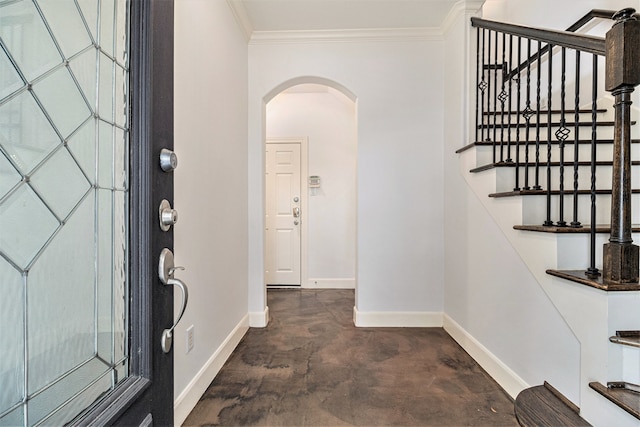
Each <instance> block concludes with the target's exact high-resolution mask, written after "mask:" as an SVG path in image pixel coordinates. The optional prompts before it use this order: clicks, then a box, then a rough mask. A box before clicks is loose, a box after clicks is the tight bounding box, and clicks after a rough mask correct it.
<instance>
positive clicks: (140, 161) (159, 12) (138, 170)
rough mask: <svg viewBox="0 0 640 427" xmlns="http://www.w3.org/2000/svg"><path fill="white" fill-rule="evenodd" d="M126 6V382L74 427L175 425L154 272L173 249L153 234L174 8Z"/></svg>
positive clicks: (163, 177) (167, 308)
mask: <svg viewBox="0 0 640 427" xmlns="http://www.w3.org/2000/svg"><path fill="white" fill-rule="evenodd" d="M130 2H131V11H130V37H131V39H130V40H131V41H130V49H129V54H130V80H129V82H130V93H131V97H130V100H131V110H130V111H131V115H130V123H131V126H130V144H129V146H130V153H129V154H130V163H129V165H130V173H129V177H130V197H129V206H130V213H129V245H130V248H129V265H130V267H129V268H130V271H129V290H130V295H129V343H128V344H129V363H130V365H129V377H128V378H127V379H125V380H123V382H122V383H121V384H120V385H118V386H117V387H116V389H115V390H114V391H113V392H111V393H110V394H109V396H107V397H106V398H105V399H103V400H102V401H100V402H99V403H98V404H97V405H96V406H94V407H93V408H91V409H89V410H88V411H87V412H86V413H84V414H83V415H82V416H81V417H80V418H77V419H76V420H74V421H73V423H74V424H77V425H95V426H98V425H152V424H157V425H173V422H174V419H173V404H174V403H173V401H174V398H173V352H170V353H168V354H164V353H163V352H162V350H161V347H160V337H161V334H162V330H163V329H164V328H166V327H168V326H169V325H171V324H172V323H173V289H171V287H168V286H161V284H160V283H161V282H160V281H159V279H158V267H157V265H158V257H159V254H160V251H161V249H162V248H163V247H168V248H170V249H173V232H172V231H171V230H170V231H168V232H161V231H160V228H159V227H158V206H159V204H160V201H161V200H162V199H167V200H173V174H170V173H165V172H163V171H162V170H161V169H160V166H159V161H158V159H159V153H160V150H161V149H162V148H167V149H170V150H172V149H173V37H174V35H173V10H174V0H163V1H153V0H130ZM135 147H137V149H135V150H134V148H135Z"/></svg>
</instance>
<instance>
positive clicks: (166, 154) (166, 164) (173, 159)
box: [160, 148, 178, 172]
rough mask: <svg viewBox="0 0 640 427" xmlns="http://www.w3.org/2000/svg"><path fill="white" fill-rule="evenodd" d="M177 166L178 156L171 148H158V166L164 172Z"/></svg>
mask: <svg viewBox="0 0 640 427" xmlns="http://www.w3.org/2000/svg"><path fill="white" fill-rule="evenodd" d="M177 167H178V156H176V153H174V152H173V151H171V150H168V149H166V148H163V149H162V150H160V168H162V170H163V171H165V172H173V170H174V169H175V168H177Z"/></svg>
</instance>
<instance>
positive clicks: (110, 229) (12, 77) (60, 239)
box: [0, 0, 129, 426]
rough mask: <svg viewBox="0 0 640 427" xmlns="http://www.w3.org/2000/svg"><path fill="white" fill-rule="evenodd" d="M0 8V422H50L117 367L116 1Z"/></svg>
mask: <svg viewBox="0 0 640 427" xmlns="http://www.w3.org/2000/svg"><path fill="white" fill-rule="evenodd" d="M0 4H1V6H0V16H1V17H2V19H0V274H1V275H2V277H3V280H2V281H1V282H0V295H2V297H1V298H0V322H2V324H3V325H5V326H4V330H3V332H4V334H3V345H1V346H0V426H2V425H11V426H20V425H22V426H31V425H36V424H37V425H63V424H66V423H67V422H69V421H70V420H72V419H73V418H74V417H76V416H77V415H78V414H79V413H81V412H82V411H83V410H84V409H85V408H87V407H88V406H89V405H91V404H93V403H94V402H95V401H96V400H97V399H99V398H100V397H101V396H104V395H105V394H106V393H108V392H109V391H110V390H112V389H113V388H114V387H115V385H116V384H118V383H119V382H121V381H122V380H123V379H125V378H127V376H128V375H129V360H128V354H129V349H128V347H127V343H128V341H129V339H128V332H127V331H128V325H129V323H128V322H129V320H128V315H129V307H128V300H129V282H128V271H129V266H128V256H129V252H128V251H129V246H128V245H129V243H128V242H129V234H128V233H129V232H128V208H129V207H128V199H129V193H128V179H129V178H128V171H129V165H128V162H129V158H128V150H129V143H128V137H129V129H128V126H129V111H128V110H129V101H128V100H129V87H128V79H129V74H128V73H129V71H128V57H127V56H128V55H127V51H128V46H127V43H128V25H129V23H128V20H129V16H128V8H129V1H128V0H9V1H8V2H7V1H4V2H3V1H2V0H0ZM25 356H26V357H25Z"/></svg>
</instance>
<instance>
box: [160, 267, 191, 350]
mask: <svg viewBox="0 0 640 427" xmlns="http://www.w3.org/2000/svg"><path fill="white" fill-rule="evenodd" d="M165 285H167V286H177V287H178V288H180V290H181V291H182V305H181V307H180V314H178V318H177V319H176V321H175V322H173V325H171V327H170V328H169V329H165V330H164V331H162V339H161V342H160V343H161V344H162V351H164V352H165V353H169V351H171V345H172V344H173V330H174V329H175V328H176V326H178V323H179V322H180V319H182V315H183V314H184V310H185V309H186V308H187V302H188V301H189V290H188V288H187V285H185V283H184V282H183V281H182V280H180V279H175V278H171V279H169V280H167V283H165Z"/></svg>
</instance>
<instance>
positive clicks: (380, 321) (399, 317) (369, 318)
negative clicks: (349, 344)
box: [353, 307, 442, 328]
mask: <svg viewBox="0 0 640 427" xmlns="http://www.w3.org/2000/svg"><path fill="white" fill-rule="evenodd" d="M353 323H354V324H355V325H356V326H358V327H374V328H385V327H393V328H434V327H435V328H440V327H442V312H430V311H369V312H366V311H365V312H362V311H358V309H357V308H356V307H353Z"/></svg>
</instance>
